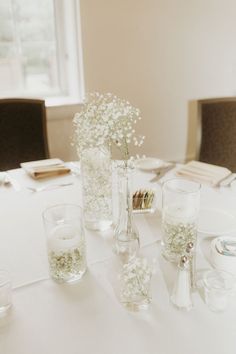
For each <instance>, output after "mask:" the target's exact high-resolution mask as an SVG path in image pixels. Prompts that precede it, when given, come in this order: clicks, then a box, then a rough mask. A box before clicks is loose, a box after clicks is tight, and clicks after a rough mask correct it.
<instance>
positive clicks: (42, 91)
mask: <svg viewBox="0 0 236 354" xmlns="http://www.w3.org/2000/svg"><path fill="white" fill-rule="evenodd" d="M81 58H82V55H81V38H80V26H79V4H78V1H76V0H4V1H1V2H0V96H1V97H7V96H8V97H13V96H15V97H17V96H18V97H19V96H21V97H22V96H28V97H32V96H34V97H35V96H37V97H43V98H47V99H48V102H49V104H50V103H53V102H55V103H56V102H57V99H58V98H59V100H60V102H61V103H64V102H70V101H71V102H79V101H80V100H81V98H82V97H83V71H82V60H81ZM59 100H58V101H59Z"/></svg>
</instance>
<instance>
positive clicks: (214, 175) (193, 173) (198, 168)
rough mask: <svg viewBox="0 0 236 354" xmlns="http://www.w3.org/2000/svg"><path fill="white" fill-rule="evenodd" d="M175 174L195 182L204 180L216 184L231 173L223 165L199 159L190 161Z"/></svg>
mask: <svg viewBox="0 0 236 354" xmlns="http://www.w3.org/2000/svg"><path fill="white" fill-rule="evenodd" d="M176 174H177V175H178V176H181V177H186V178H190V179H192V180H195V181H197V182H205V183H208V184H211V185H212V186H217V185H220V183H221V182H222V181H223V180H225V179H226V178H227V177H229V176H230V175H232V172H231V171H230V170H229V169H227V168H225V167H221V166H216V165H211V164H208V163H205V162H200V161H190V162H188V163H187V164H186V165H184V166H183V167H182V168H180V169H179V170H178V171H176Z"/></svg>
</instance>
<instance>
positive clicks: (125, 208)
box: [114, 161, 140, 263]
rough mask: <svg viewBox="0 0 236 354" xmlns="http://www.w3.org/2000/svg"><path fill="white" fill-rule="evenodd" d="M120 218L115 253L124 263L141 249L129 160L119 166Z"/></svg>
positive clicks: (131, 168) (116, 233) (116, 229)
mask: <svg viewBox="0 0 236 354" xmlns="http://www.w3.org/2000/svg"><path fill="white" fill-rule="evenodd" d="M117 172H118V186H119V187H118V191H119V218H118V222H117V225H116V228H115V235H114V236H115V246H114V250H115V253H116V254H118V255H119V257H120V259H121V260H122V262H123V263H127V262H129V261H130V260H131V259H132V258H134V257H135V256H136V255H137V253H138V250H139V247H140V244H139V233H138V230H137V228H136V226H135V223H134V220H133V213H132V210H133V208H132V203H133V195H132V178H133V167H131V166H128V163H127V161H125V162H124V165H123V166H119V167H118V171H117Z"/></svg>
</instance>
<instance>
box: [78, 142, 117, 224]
mask: <svg viewBox="0 0 236 354" xmlns="http://www.w3.org/2000/svg"><path fill="white" fill-rule="evenodd" d="M79 156H80V163H81V175H82V197H83V209H84V223H85V227H86V228H88V229H91V230H97V231H103V230H106V229H108V228H109V227H110V226H111V225H112V221H113V220H112V163H111V151H110V146H109V145H108V144H104V145H99V146H83V148H82V149H81V150H80V151H79Z"/></svg>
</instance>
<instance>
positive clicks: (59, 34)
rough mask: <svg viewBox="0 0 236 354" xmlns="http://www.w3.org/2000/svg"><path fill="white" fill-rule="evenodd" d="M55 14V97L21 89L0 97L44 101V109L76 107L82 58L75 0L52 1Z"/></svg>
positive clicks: (80, 97) (81, 86) (80, 95)
mask: <svg viewBox="0 0 236 354" xmlns="http://www.w3.org/2000/svg"><path fill="white" fill-rule="evenodd" d="M52 1H53V7H54V15H55V19H54V22H55V39H56V45H57V50H56V53H57V61H58V79H59V90H60V93H59V94H53V93H52V95H49V94H48V95H47V93H46V92H45V93H43V92H40V91H39V92H38V93H37V91H36V92H34V93H33V94H32V95H30V94H29V93H28V92H26V91H25V90H22V92H21V91H18V92H12V94H11V95H9V92H6V94H1V96H0V97H1V98H7V97H9V96H12V97H13V96H14V97H16V98H19V97H20V98H27V97H28V98H40V99H44V100H45V102H46V106H49V107H50V106H60V105H66V104H78V103H80V102H82V100H83V98H84V74H83V55H82V35H81V21H80V1H79V0H52Z"/></svg>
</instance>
